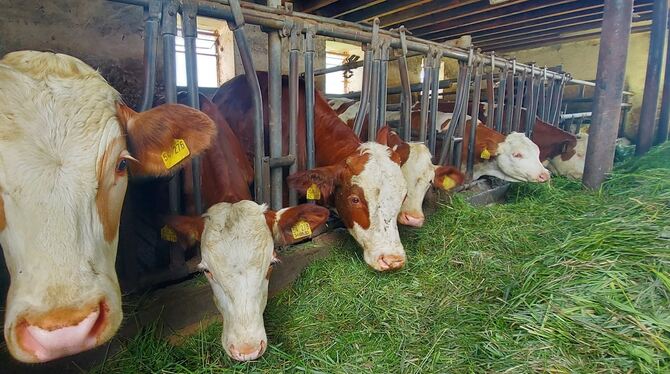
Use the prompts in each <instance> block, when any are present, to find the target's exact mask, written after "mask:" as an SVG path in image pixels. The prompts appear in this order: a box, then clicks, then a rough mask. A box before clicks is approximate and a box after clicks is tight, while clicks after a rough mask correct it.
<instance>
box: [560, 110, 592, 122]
mask: <svg viewBox="0 0 670 374" xmlns="http://www.w3.org/2000/svg"><path fill="white" fill-rule="evenodd" d="M592 116H593V114H592V112H580V113H566V114H561V121H564V120H566V119H570V118H587V117H592Z"/></svg>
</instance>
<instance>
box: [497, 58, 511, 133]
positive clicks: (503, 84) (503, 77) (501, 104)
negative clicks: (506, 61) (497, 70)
mask: <svg viewBox="0 0 670 374" xmlns="http://www.w3.org/2000/svg"><path fill="white" fill-rule="evenodd" d="M508 70H509V68H508V67H507V65H505V67H504V68H503V71H502V73H501V74H500V81H499V82H498V100H497V102H498V109H497V110H496V131H497V132H500V133H502V132H503V116H504V113H505V89H506V88H507V75H508V74H509V71H508Z"/></svg>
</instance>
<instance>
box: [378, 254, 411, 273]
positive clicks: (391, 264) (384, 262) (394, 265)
mask: <svg viewBox="0 0 670 374" xmlns="http://www.w3.org/2000/svg"><path fill="white" fill-rule="evenodd" d="M377 263H378V265H379V269H378V270H380V271H387V270H396V269H400V268H402V267H403V266H405V259H404V258H403V257H402V256H397V255H381V256H379V257H378V259H377Z"/></svg>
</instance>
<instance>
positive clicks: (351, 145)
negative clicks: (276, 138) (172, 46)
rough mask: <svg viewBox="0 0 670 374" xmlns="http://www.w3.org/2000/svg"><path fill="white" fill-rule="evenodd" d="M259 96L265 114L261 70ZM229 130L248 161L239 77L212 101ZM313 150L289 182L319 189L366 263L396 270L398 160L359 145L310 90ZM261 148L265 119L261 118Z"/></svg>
mask: <svg viewBox="0 0 670 374" xmlns="http://www.w3.org/2000/svg"><path fill="white" fill-rule="evenodd" d="M258 78H259V82H260V86H261V92H262V93H263V103H264V104H265V110H264V113H268V109H267V103H268V98H267V92H268V89H267V81H268V75H267V73H265V72H258ZM283 86H284V87H283V88H284V89H283V93H282V98H283V100H282V113H284V114H286V113H288V111H289V108H288V101H289V100H288V97H289V96H288V81H287V79H284V80H283ZM304 92H305V88H304V85H303V84H301V87H300V94H299V97H300V107H299V111H298V113H299V114H300V115H299V120H298V139H300V140H299V142H298V164H299V166H301V167H304V165H305V160H304V156H303V155H304V150H305V140H304V139H305V118H304V113H305V102H304ZM212 101H213V102H214V103H215V104H216V105H217V106H218V107H219V110H220V111H221V113H222V114H223V115H224V116H225V117H226V120H227V121H228V123H229V124H230V126H231V127H232V128H233V131H234V132H235V134H237V136H238V137H239V139H240V141H241V142H242V144H243V145H244V147H245V149H246V151H247V154H248V155H249V157H250V158H251V157H253V145H254V143H253V120H252V118H253V116H252V110H251V109H252V107H251V105H252V104H251V103H252V100H251V92H250V90H249V88H248V86H247V83H246V81H245V79H244V77H243V76H238V77H235V78H233V79H232V80H230V81H228V82H227V83H225V84H224V85H223V86H221V87H220V88H219V89H218V91H217V93H216V94H215V95H214V98H213V100H212ZM314 117H315V126H314V132H315V148H316V164H317V168H315V169H312V170H308V171H303V172H298V173H296V174H294V175H291V176H290V177H289V178H288V183H289V185H291V186H292V187H294V188H296V189H297V190H298V191H299V192H300V193H301V194H303V195H305V194H306V193H307V190H308V189H311V190H310V191H315V189H318V195H320V196H319V197H320V198H319V199H318V200H319V201H320V202H321V203H322V204H326V205H328V206H331V207H334V208H335V209H336V210H337V213H338V215H339V216H340V218H341V219H342V221H343V222H344V224H345V226H346V227H347V229H348V230H349V233H350V234H351V235H352V236H353V237H354V238H355V239H356V241H357V242H358V243H359V245H360V246H361V247H362V248H363V257H364V259H365V262H367V263H368V265H370V266H371V267H372V268H374V269H375V270H379V271H386V270H392V269H399V268H401V267H403V266H404V264H405V250H404V248H403V245H402V243H401V242H400V236H399V234H398V225H397V221H396V217H397V216H398V213H399V212H400V207H401V205H402V201H403V199H404V198H405V196H406V194H407V186H406V183H405V180H404V178H403V176H402V172H401V170H400V166H399V164H400V158H399V156H398V155H397V154H396V153H395V152H393V151H392V150H391V149H389V148H388V147H387V146H385V145H381V144H378V143H375V142H368V143H361V142H360V140H359V139H358V138H357V137H356V135H355V134H354V132H353V131H352V130H351V129H350V128H349V127H348V126H347V125H346V124H345V123H344V122H342V121H341V120H340V119H339V118H338V117H337V114H336V113H335V112H334V111H333V110H332V108H330V106H328V102H327V101H326V100H325V98H323V96H322V95H321V94H320V93H319V92H315V106H314ZM282 120H283V130H284V134H283V147H284V149H288V128H289V125H288V116H287V115H283V116H282ZM264 123H265V128H266V131H265V134H266V149H267V147H268V146H269V145H268V142H269V140H268V132H269V131H268V128H269V125H268V118H267V116H265V118H264Z"/></svg>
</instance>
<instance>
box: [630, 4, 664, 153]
mask: <svg viewBox="0 0 670 374" xmlns="http://www.w3.org/2000/svg"><path fill="white" fill-rule="evenodd" d="M667 27H668V0H655V1H654V11H653V20H652V23H651V36H650V40H649V58H648V59H647V76H646V78H645V81H644V96H643V97H642V107H641V108H640V125H639V126H638V130H637V147H635V154H636V155H638V156H641V155H643V154H645V153H647V152H648V151H649V149H650V148H651V146H652V143H653V141H654V127H655V124H656V109H657V108H658V91H659V88H660V83H661V68H662V67H663V48H664V47H665V44H666V43H665V38H666V35H665V34H666V30H667ZM664 104H665V105H667V103H664Z"/></svg>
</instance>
